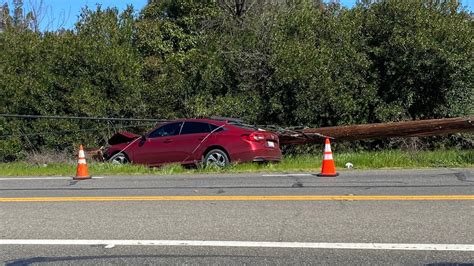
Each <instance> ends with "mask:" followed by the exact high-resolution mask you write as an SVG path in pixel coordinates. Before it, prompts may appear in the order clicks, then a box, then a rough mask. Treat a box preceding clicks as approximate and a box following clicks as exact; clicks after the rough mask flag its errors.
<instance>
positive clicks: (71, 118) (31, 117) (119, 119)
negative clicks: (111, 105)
mask: <svg viewBox="0 0 474 266" xmlns="http://www.w3.org/2000/svg"><path fill="white" fill-rule="evenodd" d="M0 117H6V118H22V119H66V120H67V119H70V120H97V121H140V122H167V121H170V120H167V119H151V118H122V117H89V116H58V115H18V114H0Z"/></svg>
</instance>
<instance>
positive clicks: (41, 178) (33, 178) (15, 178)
mask: <svg viewBox="0 0 474 266" xmlns="http://www.w3.org/2000/svg"><path fill="white" fill-rule="evenodd" d="M102 178H104V177H103V176H93V177H92V179H102ZM68 179H71V180H72V177H70V176H69V177H68V176H48V177H5V178H0V181H10V180H68Z"/></svg>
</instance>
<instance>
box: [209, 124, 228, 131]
mask: <svg viewBox="0 0 474 266" xmlns="http://www.w3.org/2000/svg"><path fill="white" fill-rule="evenodd" d="M209 127H210V128H211V131H213V132H220V131H222V130H224V127H222V126H216V125H213V124H209ZM216 129H217V130H216Z"/></svg>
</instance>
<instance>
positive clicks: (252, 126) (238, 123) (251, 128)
mask: <svg viewBox="0 0 474 266" xmlns="http://www.w3.org/2000/svg"><path fill="white" fill-rule="evenodd" d="M228 123H229V124H230V125H233V126H236V127H240V128H243V129H250V130H258V127H256V126H254V125H249V124H245V123H242V122H237V121H229V122H228Z"/></svg>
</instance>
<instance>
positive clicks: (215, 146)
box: [105, 119, 281, 167]
mask: <svg viewBox="0 0 474 266" xmlns="http://www.w3.org/2000/svg"><path fill="white" fill-rule="evenodd" d="M109 144H111V146H110V147H109V148H108V149H107V151H106V152H105V158H106V159H107V160H108V161H110V162H113V163H120V164H123V163H129V162H131V163H136V164H145V165H148V166H159V165H162V164H166V163H181V164H183V165H187V164H199V163H202V164H204V165H205V166H217V167H224V166H227V165H228V164H229V163H231V162H235V163H237V162H268V161H275V162H277V161H280V160H281V150H280V147H279V142H278V136H277V135H275V134H274V133H271V132H268V131H264V130H260V129H258V128H255V127H253V126H249V125H245V124H242V123H241V122H239V121H233V120H222V121H221V120H214V119H184V120H176V121H172V122H168V123H165V124H161V125H159V126H158V127H156V128H155V129H153V130H152V131H151V132H149V133H148V134H146V135H144V136H139V135H135V134H132V133H128V132H122V133H118V134H116V135H115V136H114V137H112V138H111V139H110V140H109Z"/></svg>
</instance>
